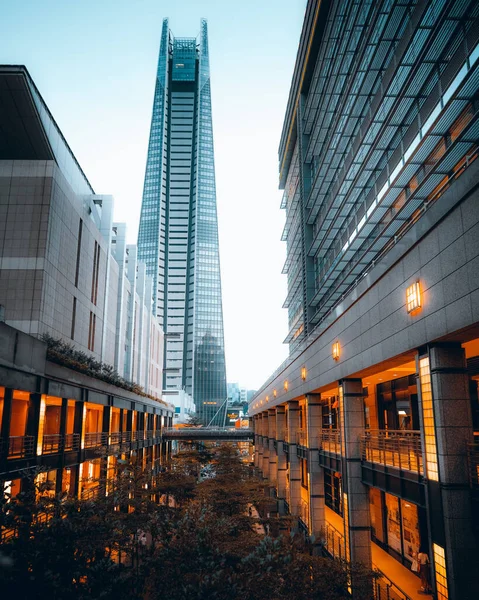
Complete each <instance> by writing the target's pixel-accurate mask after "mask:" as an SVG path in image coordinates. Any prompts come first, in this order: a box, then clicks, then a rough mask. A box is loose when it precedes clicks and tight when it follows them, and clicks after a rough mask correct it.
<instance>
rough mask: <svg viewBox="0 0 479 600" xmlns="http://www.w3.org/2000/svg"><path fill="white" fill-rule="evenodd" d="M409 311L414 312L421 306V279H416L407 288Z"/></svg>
mask: <svg viewBox="0 0 479 600" xmlns="http://www.w3.org/2000/svg"><path fill="white" fill-rule="evenodd" d="M406 306H407V312H408V313H412V312H413V311H415V310H418V309H419V308H421V286H420V285H419V281H415V282H414V283H413V284H412V285H410V286H409V287H408V288H407V290H406Z"/></svg>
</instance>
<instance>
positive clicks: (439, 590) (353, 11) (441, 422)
mask: <svg viewBox="0 0 479 600" xmlns="http://www.w3.org/2000/svg"><path fill="white" fill-rule="evenodd" d="M478 17H479V7H478V4H477V2H473V1H468V0H464V1H463V0H459V1H455V2H445V1H442V0H430V1H429V2H418V1H415V0H410V1H406V2H399V1H395V0H391V1H389V0H388V1H383V0H374V1H373V2H370V1H365V0H364V1H363V0H359V1H358V2H350V1H349V0H338V2H320V1H318V0H309V1H308V4H307V7H306V13H305V20H304V24H303V29H302V32H301V38H300V42H299V48H298V54H297V59H296V64H295V68H294V73H293V78H292V84H291V89H290V95H289V100H288V104H287V109H286V115H285V120H284V126H283V132H282V136H281V142H280V148H279V163H280V187H281V188H282V189H284V196H283V201H282V207H283V208H284V209H285V210H286V224H285V229H284V232H283V239H284V240H285V241H286V244H287V258H286V262H285V265H284V273H286V274H287V277H288V293H287V298H286V302H285V307H286V308H287V309H288V314H289V331H288V333H287V336H286V340H285V341H286V343H288V344H289V345H290V355H289V358H288V360H287V361H286V362H285V363H284V364H283V365H281V367H280V368H279V369H278V370H277V371H276V372H275V373H274V374H273V375H272V376H271V377H270V378H269V379H268V380H267V381H266V382H265V383H264V384H263V385H262V386H261V388H260V389H259V390H258V392H257V393H256V395H255V397H254V398H253V399H252V400H251V402H250V406H249V414H250V416H251V417H253V422H254V427H255V433H256V442H255V443H256V454H255V462H256V466H257V467H258V468H259V469H260V470H261V471H262V472H263V475H264V476H265V477H266V478H267V479H269V481H270V482H271V484H272V485H273V486H274V487H275V488H276V491H277V494H278V497H279V498H280V499H282V502H283V503H284V505H285V506H286V507H287V508H288V509H289V511H290V512H291V513H292V514H294V515H297V516H298V517H299V523H300V524H301V526H302V527H303V528H304V530H305V532H306V534H308V535H310V536H314V538H312V539H315V540H323V541H324V545H325V548H326V550H327V551H328V552H329V553H330V554H332V555H334V556H341V557H342V558H345V559H346V560H347V561H357V562H362V563H363V564H365V565H368V566H371V565H374V566H375V567H376V568H378V569H379V570H380V571H381V572H382V573H381V576H380V577H379V579H378V580H377V582H376V583H375V587H376V588H377V589H376V591H377V597H379V596H378V594H379V593H384V594H385V593H386V590H387V589H389V592H388V593H391V594H393V593H394V594H395V597H401V598H416V597H417V590H418V589H419V588H420V586H421V583H420V580H419V578H418V577H417V576H416V575H415V574H413V573H412V572H411V569H410V567H411V565H412V563H413V561H414V559H415V558H416V556H417V553H418V552H419V550H420V549H423V550H424V551H425V552H426V553H427V554H428V556H429V560H430V565H431V580H432V586H433V589H434V593H435V597H436V598H437V599H438V600H446V599H450V600H466V599H470V600H472V599H473V598H477V597H479V591H478V583H477V577H476V567H477V564H478V563H477V561H478V556H479V554H478V531H479V523H478V515H479V504H478V501H479V482H478V469H479V446H478V444H477V440H478V436H479V405H478V380H479V270H478V269H479V189H478V181H479V160H476V158H477V156H478V152H479V144H478V142H479V119H478V110H479V99H478V88H479V18H478ZM266 350H267V348H265V351H266ZM393 559H394V560H393ZM353 584H354V582H353ZM388 586H389V588H388ZM353 595H354V585H353ZM380 597H386V596H383V595H381V596H380Z"/></svg>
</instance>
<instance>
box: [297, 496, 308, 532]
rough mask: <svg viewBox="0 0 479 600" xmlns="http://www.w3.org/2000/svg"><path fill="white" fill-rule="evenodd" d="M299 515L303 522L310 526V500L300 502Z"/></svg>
mask: <svg viewBox="0 0 479 600" xmlns="http://www.w3.org/2000/svg"><path fill="white" fill-rule="evenodd" d="M298 509H299V510H298V516H299V518H300V519H301V521H303V523H304V524H305V525H306V527H309V504H308V502H306V501H305V500H301V503H300V504H299V507H298Z"/></svg>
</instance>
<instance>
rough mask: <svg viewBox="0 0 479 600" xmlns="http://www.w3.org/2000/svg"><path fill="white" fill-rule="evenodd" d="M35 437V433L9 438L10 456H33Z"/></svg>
mask: <svg viewBox="0 0 479 600" xmlns="http://www.w3.org/2000/svg"><path fill="white" fill-rule="evenodd" d="M34 442H35V438H34V436H33V435H19V436H13V437H10V438H9V439H8V458H26V457H28V456H33V454H34V453H35V448H34Z"/></svg>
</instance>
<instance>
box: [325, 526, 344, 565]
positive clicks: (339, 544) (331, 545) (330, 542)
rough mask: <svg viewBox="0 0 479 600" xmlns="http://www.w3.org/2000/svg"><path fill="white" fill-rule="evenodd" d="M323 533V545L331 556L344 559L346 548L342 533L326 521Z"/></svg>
mask: <svg viewBox="0 0 479 600" xmlns="http://www.w3.org/2000/svg"><path fill="white" fill-rule="evenodd" d="M324 533H325V540H324V543H325V546H326V550H327V551H328V552H329V554H330V555H331V556H332V557H333V558H339V559H340V560H345V559H346V549H345V544H344V533H342V532H341V531H339V530H338V529H336V527H334V525H331V523H328V521H326V523H325V526H324Z"/></svg>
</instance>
